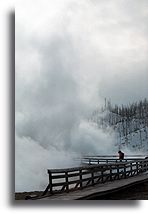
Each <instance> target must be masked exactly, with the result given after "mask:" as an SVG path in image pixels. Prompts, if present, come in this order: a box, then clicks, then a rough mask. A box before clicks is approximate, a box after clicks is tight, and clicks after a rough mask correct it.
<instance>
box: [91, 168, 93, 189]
mask: <svg viewBox="0 0 148 214" xmlns="http://www.w3.org/2000/svg"><path fill="white" fill-rule="evenodd" d="M91 179H92V185H94V172H93V169H92V171H91Z"/></svg>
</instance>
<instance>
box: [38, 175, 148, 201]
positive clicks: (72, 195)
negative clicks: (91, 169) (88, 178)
mask: <svg viewBox="0 0 148 214" xmlns="http://www.w3.org/2000/svg"><path fill="white" fill-rule="evenodd" d="M145 181H148V174H142V175H137V176H134V177H130V178H127V179H122V180H116V181H111V182H107V183H105V184H98V185H95V186H92V187H88V188H85V189H83V190H77V191H73V192H69V193H66V192H65V193H61V194H55V195H52V196H50V197H45V198H40V199H39V200H89V199H93V198H95V197H96V196H102V195H105V194H108V193H113V192H116V191H118V190H121V189H124V188H126V187H130V186H132V185H134V184H138V183H143V182H145Z"/></svg>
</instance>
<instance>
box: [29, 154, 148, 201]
mask: <svg viewBox="0 0 148 214" xmlns="http://www.w3.org/2000/svg"><path fill="white" fill-rule="evenodd" d="M81 163H82V166H80V167H74V168H66V169H48V170H47V172H48V175H49V183H48V185H47V187H46V189H45V191H44V192H43V194H42V195H41V196H36V197H34V198H29V199H31V200H82V199H93V197H95V196H100V195H102V194H106V193H109V192H114V191H117V190H119V189H121V188H125V187H127V186H130V185H133V184H135V183H139V182H144V181H146V180H148V174H147V172H148V159H147V158H139V157H138V158H126V159H124V160H122V161H121V160H119V159H117V158H109V157H107V158H102V157H99V156H98V157H85V158H83V159H82V162H81Z"/></svg>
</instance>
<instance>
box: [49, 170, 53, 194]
mask: <svg viewBox="0 0 148 214" xmlns="http://www.w3.org/2000/svg"><path fill="white" fill-rule="evenodd" d="M48 174H49V191H50V194H53V190H52V173H51V171H49V170H48Z"/></svg>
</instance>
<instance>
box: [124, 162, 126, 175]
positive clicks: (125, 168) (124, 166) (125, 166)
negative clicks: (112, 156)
mask: <svg viewBox="0 0 148 214" xmlns="http://www.w3.org/2000/svg"><path fill="white" fill-rule="evenodd" d="M124 178H126V165H125V164H124Z"/></svg>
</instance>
